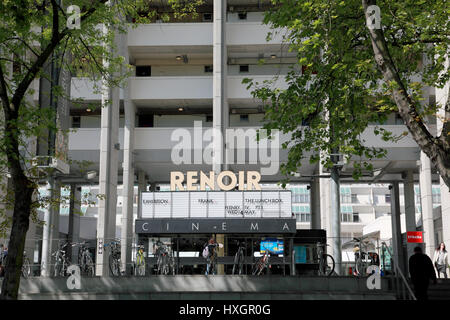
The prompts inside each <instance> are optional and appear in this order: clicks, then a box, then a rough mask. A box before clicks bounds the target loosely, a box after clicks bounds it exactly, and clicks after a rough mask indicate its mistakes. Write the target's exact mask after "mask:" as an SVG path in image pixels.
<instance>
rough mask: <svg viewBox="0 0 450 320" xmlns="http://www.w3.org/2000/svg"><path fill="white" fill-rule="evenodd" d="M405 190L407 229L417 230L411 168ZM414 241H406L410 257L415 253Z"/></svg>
mask: <svg viewBox="0 0 450 320" xmlns="http://www.w3.org/2000/svg"><path fill="white" fill-rule="evenodd" d="M403 184H404V192H405V195H404V196H405V224H406V231H416V206H415V202H414V176H413V172H412V171H411V170H409V171H407V172H406V179H405V181H404V183H403ZM415 246H416V245H415V244H414V243H408V242H407V243H406V247H407V252H408V257H407V259H409V257H411V256H412V255H413V254H414V247H415Z"/></svg>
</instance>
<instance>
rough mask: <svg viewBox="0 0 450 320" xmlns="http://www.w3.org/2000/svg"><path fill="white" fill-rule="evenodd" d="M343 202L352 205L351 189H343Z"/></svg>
mask: <svg viewBox="0 0 450 320" xmlns="http://www.w3.org/2000/svg"><path fill="white" fill-rule="evenodd" d="M341 202H342V203H352V194H351V191H350V188H349V187H342V188H341Z"/></svg>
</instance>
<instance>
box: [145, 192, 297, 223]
mask: <svg viewBox="0 0 450 320" xmlns="http://www.w3.org/2000/svg"><path fill="white" fill-rule="evenodd" d="M141 199H142V200H141V201H142V205H141V208H142V211H141V217H142V218H292V208H291V191H229V192H225V191H192V192H191V191H185V192H143V193H142V197H141Z"/></svg>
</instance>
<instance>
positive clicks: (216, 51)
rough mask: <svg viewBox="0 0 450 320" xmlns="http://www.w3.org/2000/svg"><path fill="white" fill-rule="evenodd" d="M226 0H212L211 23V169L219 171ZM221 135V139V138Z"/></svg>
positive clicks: (224, 119) (225, 117)
mask: <svg viewBox="0 0 450 320" xmlns="http://www.w3.org/2000/svg"><path fill="white" fill-rule="evenodd" d="M226 11H227V1H226V0H214V14H213V16H214V23H213V128H214V134H213V135H214V156H213V171H215V172H216V174H217V173H219V172H220V171H222V170H226V164H225V163H224V161H223V159H224V152H225V141H224V140H225V130H226V128H227V127H228V123H229V111H228V97H227V88H226V81H227V67H228V66H227V46H226V42H225V39H226V34H225V30H226V14H227V12H226ZM222 137H223V139H222Z"/></svg>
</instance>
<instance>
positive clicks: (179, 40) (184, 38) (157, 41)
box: [128, 22, 283, 51]
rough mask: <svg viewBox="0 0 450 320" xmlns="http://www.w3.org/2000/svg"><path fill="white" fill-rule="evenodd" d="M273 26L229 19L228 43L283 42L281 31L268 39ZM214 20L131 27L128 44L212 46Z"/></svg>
mask: <svg viewBox="0 0 450 320" xmlns="http://www.w3.org/2000/svg"><path fill="white" fill-rule="evenodd" d="M269 32H271V29H270V27H269V26H267V25H263V24H262V22H228V23H227V29H226V43H227V45H228V46H233V45H246V46H249V45H270V44H280V43H281V42H282V38H281V34H283V33H280V34H279V35H276V36H274V37H273V39H272V40H270V41H266V37H267V34H268V33H269ZM212 45H213V23H153V24H140V25H138V26H137V27H136V28H131V27H130V29H129V32H128V46H129V47H131V49H132V51H134V50H133V49H134V47H161V46H212Z"/></svg>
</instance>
